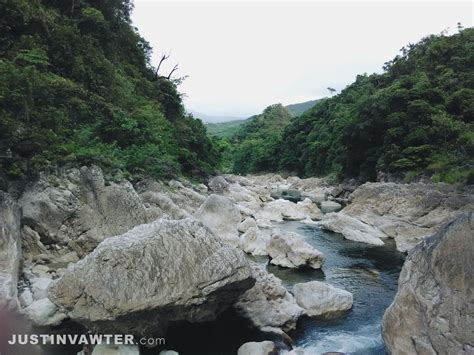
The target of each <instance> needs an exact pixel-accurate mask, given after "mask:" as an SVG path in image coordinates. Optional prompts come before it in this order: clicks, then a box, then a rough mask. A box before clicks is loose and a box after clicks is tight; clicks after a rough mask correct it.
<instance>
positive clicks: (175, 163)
mask: <svg viewBox="0 0 474 355" xmlns="http://www.w3.org/2000/svg"><path fill="white" fill-rule="evenodd" d="M131 9H132V3H131V1H130V0H126V1H123V0H111V1H89V0H81V1H56V0H45V1H41V2H39V1H26V0H6V1H1V2H0V13H1V14H2V16H1V19H0V33H1V36H0V58H1V59H0V156H2V155H5V153H4V152H7V153H8V154H10V151H11V153H12V155H13V157H12V159H5V158H4V159H3V160H0V164H1V165H2V166H1V171H2V173H5V174H7V175H9V176H23V175H25V174H28V173H34V172H37V171H40V170H42V169H45V168H48V167H50V166H67V165H77V164H88V163H96V164H99V165H100V166H102V167H103V168H106V169H109V170H116V169H120V170H121V171H123V172H124V173H130V174H133V175H137V176H140V175H150V176H154V177H165V176H174V175H180V174H184V175H188V176H196V177H198V176H202V175H205V174H209V173H211V172H212V171H213V170H214V167H215V166H216V164H217V163H218V160H219V156H218V152H217V150H216V149H215V148H214V146H213V144H212V142H211V140H210V139H209V138H208V137H207V135H206V129H205V127H204V125H203V124H202V122H201V121H200V120H196V119H194V118H193V117H192V116H191V115H189V114H187V113H186V112H185V110H184V108H183V104H182V100H181V96H180V94H179V93H178V91H177V88H176V85H177V84H178V83H179V80H173V79H172V78H171V79H169V78H167V77H166V76H162V75H160V73H156V69H155V68H153V67H152V65H151V64H150V54H151V48H150V46H149V44H148V43H147V42H146V41H145V40H144V39H143V38H142V37H140V35H139V34H138V33H137V32H136V30H135V29H134V28H133V27H132V26H131V24H130V11H131Z"/></svg>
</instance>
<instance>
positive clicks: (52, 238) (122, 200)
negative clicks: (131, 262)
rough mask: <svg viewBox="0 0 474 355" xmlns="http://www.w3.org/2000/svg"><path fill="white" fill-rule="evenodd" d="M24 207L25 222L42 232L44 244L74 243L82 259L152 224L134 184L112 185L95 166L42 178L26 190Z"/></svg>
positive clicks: (23, 197)
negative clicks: (102, 245)
mask: <svg viewBox="0 0 474 355" xmlns="http://www.w3.org/2000/svg"><path fill="white" fill-rule="evenodd" d="M19 203H20V205H21V206H22V208H23V218H22V221H23V224H25V225H27V226H29V227H30V228H31V229H33V230H34V231H36V232H37V233H39V235H40V236H41V241H42V242H43V244H45V245H47V244H63V245H68V246H69V247H70V248H71V249H73V250H75V251H76V252H78V253H79V254H81V255H84V254H86V253H87V252H89V251H91V250H92V249H94V248H95V247H96V246H97V244H99V243H100V242H101V241H102V240H104V239H105V238H107V237H111V236H113V235H117V234H121V233H125V232H126V231H127V230H129V229H131V228H132V227H134V226H136V225H138V224H143V223H145V222H146V213H145V207H144V206H143V203H142V201H141V200H140V197H139V196H138V194H137V193H136V191H135V190H134V188H133V186H132V185H131V184H130V183H129V182H127V181H123V182H121V183H115V182H110V183H106V181H105V179H104V176H103V174H102V171H101V169H100V168H98V167H95V166H92V167H82V168H81V169H71V170H68V171H66V172H65V173H63V174H61V175H59V176H56V175H42V176H41V177H40V179H39V180H38V181H36V182H34V183H32V184H30V185H28V186H27V187H26V189H25V191H24V192H23V194H22V196H21V198H20V199H19Z"/></svg>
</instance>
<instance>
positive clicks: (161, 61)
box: [155, 53, 170, 78]
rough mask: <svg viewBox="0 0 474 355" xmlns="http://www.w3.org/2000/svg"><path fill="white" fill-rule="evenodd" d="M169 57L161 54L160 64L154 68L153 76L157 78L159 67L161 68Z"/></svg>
mask: <svg viewBox="0 0 474 355" xmlns="http://www.w3.org/2000/svg"><path fill="white" fill-rule="evenodd" d="M169 57H170V55H169V54H166V53H165V54H163V55H162V56H161V59H160V62H159V63H158V66H157V67H156V70H155V76H156V77H157V78H158V72H159V71H160V67H161V64H162V63H163V62H164V61H165V60H166V59H168V58H169Z"/></svg>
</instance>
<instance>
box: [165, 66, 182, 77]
mask: <svg viewBox="0 0 474 355" xmlns="http://www.w3.org/2000/svg"><path fill="white" fill-rule="evenodd" d="M178 69H179V68H178V64H176V65H175V66H174V67H173V69H171V71H170V73H169V74H168V77H167V79H168V80H170V78H171V75H173V73H174V72H175V71H176V70H178Z"/></svg>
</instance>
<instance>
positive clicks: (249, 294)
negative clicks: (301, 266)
mask: <svg viewBox="0 0 474 355" xmlns="http://www.w3.org/2000/svg"><path fill="white" fill-rule="evenodd" d="M250 265H251V268H252V275H253V277H254V278H255V279H256V282H255V285H254V286H253V287H252V288H251V289H250V290H248V291H246V292H245V293H244V294H243V295H241V296H240V297H239V299H238V302H237V303H236V304H235V309H236V310H237V311H238V312H239V313H240V314H241V315H243V316H244V317H246V318H248V319H250V320H251V321H252V323H253V324H254V325H255V326H256V327H257V328H259V329H260V330H263V331H269V332H276V333H280V332H281V331H282V330H283V331H289V330H292V329H294V328H295V327H296V321H297V320H298V318H299V317H300V316H301V314H302V313H303V309H301V307H299V306H298V305H297V304H296V302H295V299H294V297H293V296H292V295H291V293H289V292H288V291H287V290H286V288H285V287H283V285H282V283H281V280H280V279H278V278H277V277H275V276H274V275H272V274H270V273H268V272H267V271H266V270H265V269H263V267H261V266H260V265H258V264H256V263H253V262H252V263H251V264H250Z"/></svg>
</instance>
